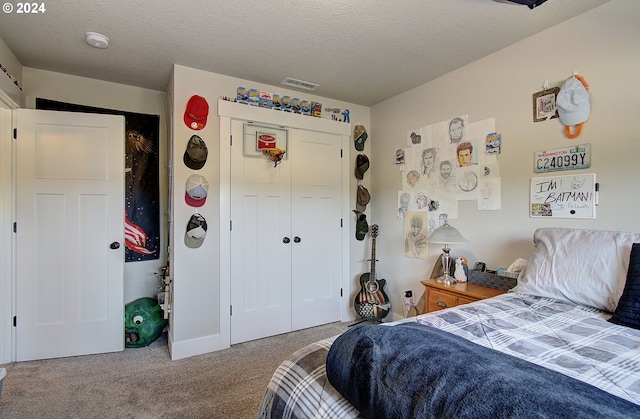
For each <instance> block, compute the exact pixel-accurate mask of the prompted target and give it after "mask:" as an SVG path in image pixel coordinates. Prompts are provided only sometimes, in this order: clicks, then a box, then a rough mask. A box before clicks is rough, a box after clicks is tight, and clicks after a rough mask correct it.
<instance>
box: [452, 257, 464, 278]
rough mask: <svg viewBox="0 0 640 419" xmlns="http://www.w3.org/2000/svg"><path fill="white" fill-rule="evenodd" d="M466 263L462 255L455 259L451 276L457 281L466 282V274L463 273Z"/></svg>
mask: <svg viewBox="0 0 640 419" xmlns="http://www.w3.org/2000/svg"><path fill="white" fill-rule="evenodd" d="M466 264H467V259H465V258H463V257H459V258H457V259H456V269H455V271H454V272H453V277H454V278H455V279H456V281H458V282H467V274H466V273H465V269H464V267H465V266H466Z"/></svg>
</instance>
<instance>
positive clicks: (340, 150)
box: [340, 149, 342, 158]
mask: <svg viewBox="0 0 640 419" xmlns="http://www.w3.org/2000/svg"><path fill="white" fill-rule="evenodd" d="M340 158H342V149H340Z"/></svg>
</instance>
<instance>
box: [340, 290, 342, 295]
mask: <svg viewBox="0 0 640 419" xmlns="http://www.w3.org/2000/svg"><path fill="white" fill-rule="evenodd" d="M340 297H342V288H340Z"/></svg>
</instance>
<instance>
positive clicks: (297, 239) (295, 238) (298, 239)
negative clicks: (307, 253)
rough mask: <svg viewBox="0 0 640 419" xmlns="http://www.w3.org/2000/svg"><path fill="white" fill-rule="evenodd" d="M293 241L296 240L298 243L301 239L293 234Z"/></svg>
mask: <svg viewBox="0 0 640 419" xmlns="http://www.w3.org/2000/svg"><path fill="white" fill-rule="evenodd" d="M293 241H294V242H296V243H300V242H301V241H302V239H301V238H300V237H298V236H295V237H294V238H293Z"/></svg>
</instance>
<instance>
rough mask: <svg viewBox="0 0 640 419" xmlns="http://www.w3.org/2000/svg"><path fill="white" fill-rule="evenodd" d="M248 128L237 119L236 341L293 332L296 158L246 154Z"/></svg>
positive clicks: (234, 202) (233, 293)
mask: <svg viewBox="0 0 640 419" xmlns="http://www.w3.org/2000/svg"><path fill="white" fill-rule="evenodd" d="M243 126H244V122H243V121H237V120H236V121H232V127H231V128H232V130H231V132H232V135H233V138H234V142H233V145H232V147H231V268H230V269H231V272H230V273H231V344H235V343H240V342H245V341H248V340H253V339H259V338H263V337H266V336H273V335H277V334H281V333H286V332H290V331H291V244H292V243H293V241H292V240H291V238H290V236H291V160H290V159H285V160H283V161H282V162H281V163H280V164H279V165H278V166H277V167H274V164H273V162H272V161H271V160H269V159H268V158H266V157H260V156H255V153H250V152H247V153H243V147H244V144H243V140H242V139H243V137H244V130H243ZM251 151H255V150H251ZM245 154H247V155H246V156H245ZM285 238H288V240H289V243H285V242H286V241H287V240H285Z"/></svg>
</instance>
